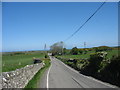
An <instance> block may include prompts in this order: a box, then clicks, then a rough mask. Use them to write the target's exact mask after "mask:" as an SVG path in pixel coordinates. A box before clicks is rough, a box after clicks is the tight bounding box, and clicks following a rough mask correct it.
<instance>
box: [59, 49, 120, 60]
mask: <svg viewBox="0 0 120 90" xmlns="http://www.w3.org/2000/svg"><path fill="white" fill-rule="evenodd" d="M107 52H108V54H107V58H111V57H112V56H113V55H118V52H119V53H120V50H119V51H118V50H112V51H107ZM91 53H95V51H88V52H87V54H81V55H70V54H69V55H62V56H57V57H61V58H65V59H69V58H73V59H83V58H89V57H90V54H91Z"/></svg>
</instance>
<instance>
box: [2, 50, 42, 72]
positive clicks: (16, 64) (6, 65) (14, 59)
mask: <svg viewBox="0 0 120 90" xmlns="http://www.w3.org/2000/svg"><path fill="white" fill-rule="evenodd" d="M33 57H35V58H40V59H42V58H44V53H41V52H40V51H36V52H25V53H20V54H13V53H10V54H3V56H2V72H8V71H12V70H16V69H19V68H21V67H24V66H26V65H30V64H33V60H32V58H33Z"/></svg>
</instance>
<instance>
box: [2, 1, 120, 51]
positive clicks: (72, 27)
mask: <svg viewBox="0 0 120 90" xmlns="http://www.w3.org/2000/svg"><path fill="white" fill-rule="evenodd" d="M101 4H102V2H4V3H2V46H3V47H2V50H3V51H24V50H43V49H44V45H45V44H46V46H47V49H49V47H50V46H51V45H52V44H54V43H56V42H59V41H64V40H65V39H67V38H68V37H69V36H70V35H71V34H73V33H74V32H75V31H76V30H77V29H78V28H79V27H80V26H81V25H82V24H83V23H84V22H85V21H86V20H87V19H88V18H89V17H90V16H91V15H92V14H93V13H94V12H95V10H96V9H97V8H98V7H99V6H100V5H101ZM84 42H86V47H95V46H102V45H106V46H117V45H118V4H117V2H107V3H105V5H104V6H103V7H102V8H101V9H100V10H99V11H98V12H97V13H96V14H95V16H94V17H93V18H92V19H91V20H90V21H89V22H88V23H87V24H86V25H85V26H84V27H83V28H82V29H81V30H80V31H79V32H78V33H76V34H75V35H74V36H73V37H72V38H70V39H69V40H68V41H65V42H64V43H65V47H66V48H72V47H75V46H76V47H78V48H83V47H84Z"/></svg>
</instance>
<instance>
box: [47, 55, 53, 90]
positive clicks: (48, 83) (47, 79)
mask: <svg viewBox="0 0 120 90" xmlns="http://www.w3.org/2000/svg"><path fill="white" fill-rule="evenodd" d="M50 60H51V57H50ZM51 67H52V64H51V65H50V67H49V70H48V73H47V84H46V87H47V90H49V73H50V69H51Z"/></svg>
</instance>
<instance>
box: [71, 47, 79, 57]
mask: <svg viewBox="0 0 120 90" xmlns="http://www.w3.org/2000/svg"><path fill="white" fill-rule="evenodd" d="M78 51H79V50H78V48H77V47H74V48H72V50H71V51H70V52H71V54H72V55H77V54H78Z"/></svg>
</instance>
